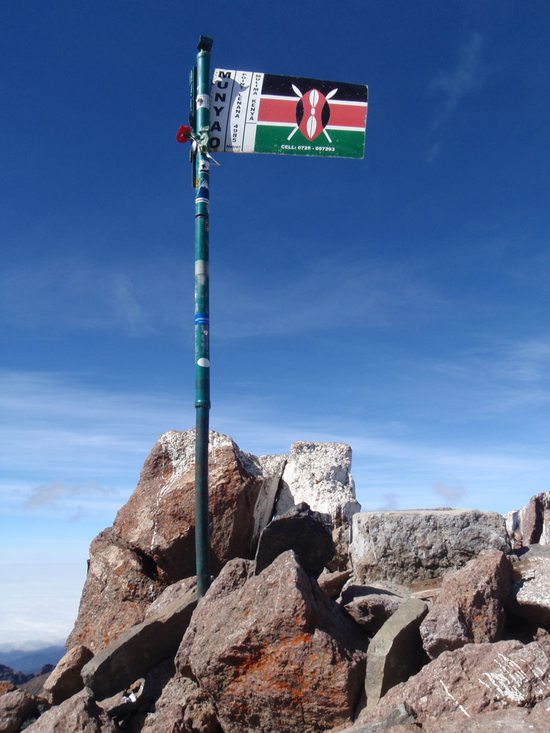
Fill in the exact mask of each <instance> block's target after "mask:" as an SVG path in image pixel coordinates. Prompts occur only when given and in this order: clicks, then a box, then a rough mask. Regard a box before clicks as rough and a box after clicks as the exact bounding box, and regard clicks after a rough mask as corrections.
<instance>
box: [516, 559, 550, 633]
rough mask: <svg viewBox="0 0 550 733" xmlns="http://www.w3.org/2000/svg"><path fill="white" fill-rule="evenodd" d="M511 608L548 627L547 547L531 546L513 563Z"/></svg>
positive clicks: (549, 578)
mask: <svg viewBox="0 0 550 733" xmlns="http://www.w3.org/2000/svg"><path fill="white" fill-rule="evenodd" d="M512 567H513V573H514V581H513V585H512V597H511V601H510V603H509V608H510V610H511V611H512V612H513V613H514V614H515V615H516V616H519V617H520V618H523V619H525V620H526V621H529V622H530V623H532V624H534V625H536V626H544V627H545V628H547V629H549V628H550V546H547V545H531V546H530V547H529V548H526V550H524V551H522V552H519V553H518V558H517V561H516V562H514V563H513V565H512Z"/></svg>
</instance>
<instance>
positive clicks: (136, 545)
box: [67, 430, 282, 653]
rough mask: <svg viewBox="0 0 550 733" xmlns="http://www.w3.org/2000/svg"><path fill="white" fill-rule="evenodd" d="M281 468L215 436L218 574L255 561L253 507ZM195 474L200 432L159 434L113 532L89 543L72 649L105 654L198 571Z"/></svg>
mask: <svg viewBox="0 0 550 733" xmlns="http://www.w3.org/2000/svg"><path fill="white" fill-rule="evenodd" d="M262 466H263V468H262ZM281 468H282V464H281V462H280V461H279V462H277V461H271V462H270V461H269V460H267V459H266V460H265V461H264V463H263V464H262V463H261V461H259V460H258V459H257V458H255V457H254V456H252V455H249V454H247V453H244V452H242V451H240V450H239V448H238V447H237V446H236V445H235V443H234V442H233V441H232V440H231V438H229V437H227V436H225V435H221V434H219V433H215V432H213V431H212V432H211V433H210V445H209V498H210V514H211V550H212V553H211V558H210V560H211V570H212V571H213V572H217V571H218V570H219V568H220V567H221V565H222V564H223V563H224V562H226V561H227V560H228V559H230V558H232V557H239V556H243V557H253V549H254V548H253V546H252V545H253V542H252V535H253V530H254V521H255V520H254V510H255V507H256V505H257V501H258V499H259V497H260V495H261V494H262V492H263V491H264V490H268V489H269V491H271V490H272V488H270V487H271V483H272V482H273V481H275V480H276V481H277V482H278V478H276V479H274V478H273V472H275V473H276V471H277V470H279V469H281ZM264 470H265V473H264V472H263V471H264ZM194 474H195V431H194V430H187V431H185V432H176V431H170V432H167V433H165V434H164V435H162V436H161V437H160V438H159V440H158V442H157V443H156V444H155V446H154V447H153V449H152V451H151V453H150V455H149V456H148V457H147V460H146V461H145V464H144V466H143V469H142V472H141V477H140V481H139V483H138V486H137V488H136V490H135V491H134V493H133V494H132V496H131V497H130V499H129V500H128V502H127V503H126V504H125V505H124V506H123V507H122V508H121V509H120V511H119V512H118V514H117V517H116V519H115V522H114V525H113V527H110V528H108V529H107V530H105V531H104V532H102V533H101V534H100V535H99V536H98V537H97V538H96V539H95V540H94V541H93V542H92V545H91V548H90V561H89V570H88V575H87V578H86V583H85V585H84V590H83V593H82V598H81V602H80V608H79V613H78V617H77V620H76V623H75V626H74V629H73V631H72V632H71V634H70V635H69V638H68V640H67V648H71V647H72V646H75V645H76V644H83V645H85V646H87V647H88V648H89V649H91V650H92V651H93V652H94V653H96V652H98V651H100V650H101V649H104V648H105V647H106V646H108V645H109V644H110V643H111V642H112V641H113V640H114V639H116V638H117V636H118V635H119V634H120V633H122V632H123V631H124V630H126V629H128V628H130V627H131V626H133V625H135V624H138V623H140V622H141V621H143V619H144V616H145V612H146V609H147V607H148V606H149V605H150V604H151V603H152V601H154V600H155V599H156V598H157V597H158V596H159V595H160V593H161V592H162V591H163V590H164V588H165V587H166V586H167V585H170V584H172V583H174V582H176V581H178V580H180V579H182V578H187V577H190V576H192V575H193V574H194V572H195V528H194V521H195V520H194V515H195V512H194V481H195V479H194ZM277 476H278V474H277ZM266 487H267V489H266Z"/></svg>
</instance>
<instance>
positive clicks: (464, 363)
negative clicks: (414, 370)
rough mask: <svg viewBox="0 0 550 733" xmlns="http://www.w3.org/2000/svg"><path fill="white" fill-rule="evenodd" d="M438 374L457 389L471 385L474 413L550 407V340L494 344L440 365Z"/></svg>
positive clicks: (438, 364) (540, 339) (495, 412)
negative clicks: (549, 405)
mask: <svg viewBox="0 0 550 733" xmlns="http://www.w3.org/2000/svg"><path fill="white" fill-rule="evenodd" d="M433 369H434V371H436V372H438V373H439V374H441V375H444V376H445V378H446V379H447V380H448V382H449V384H451V383H453V384H454V385H455V387H460V386H461V385H462V386H465V385H467V386H468V389H469V392H470V401H471V410H472V411H478V412H483V413H494V414H497V413H501V414H502V413H506V412H511V411H516V412H517V411H518V410H520V409H522V408H527V407H530V408H533V407H535V408H536V407H546V406H547V405H548V404H549V403H550V336H547V335H546V334H542V335H540V336H539V337H536V338H535V337H533V338H529V339H518V340H515V341H514V340H509V341H504V340H500V341H493V342H492V343H489V344H485V345H484V346H483V347H479V348H478V349H475V350H474V349H470V350H469V351H468V352H466V353H463V354H460V355H457V356H456V358H454V359H453V360H452V361H450V360H446V361H439V362H436V363H435V364H434V365H433Z"/></svg>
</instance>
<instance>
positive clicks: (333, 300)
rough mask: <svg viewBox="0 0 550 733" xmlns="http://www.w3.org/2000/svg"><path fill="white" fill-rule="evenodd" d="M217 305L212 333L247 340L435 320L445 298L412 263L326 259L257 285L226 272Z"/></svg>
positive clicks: (362, 259)
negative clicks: (340, 328) (343, 323)
mask: <svg viewBox="0 0 550 733" xmlns="http://www.w3.org/2000/svg"><path fill="white" fill-rule="evenodd" d="M212 302H213V304H214V305H213V307H214V308H215V310H216V313H217V314H218V316H217V320H214V322H213V333H215V335H216V336H217V337H220V338H238V337H242V335H243V333H245V334H246V337H247V338H248V337H250V336H259V335H262V336H265V335H281V334H287V333H303V332H310V331H314V332H315V331H320V330H323V329H331V328H335V327H338V326H340V325H341V324H342V322H343V320H345V322H346V323H347V324H354V325H360V326H362V327H372V326H381V325H389V324H392V323H395V322H397V321H398V320H399V321H400V322H402V321H403V319H411V318H415V317H416V318H423V319H425V318H432V317H433V314H434V313H435V312H437V308H436V307H435V306H437V305H441V298H440V296H439V295H438V294H437V293H436V292H435V291H434V290H433V289H432V288H430V287H428V286H427V284H426V283H425V282H424V281H423V278H422V276H421V274H420V273H419V272H418V271H415V269H414V267H412V266H411V264H410V263H407V264H406V263H399V262H393V263H392V264H388V263H385V264H384V265H381V264H380V263H377V262H375V261H368V260H366V259H365V258H364V257H362V258H360V259H358V261H356V262H351V261H342V260H340V259H338V258H335V257H324V258H316V259H314V260H313V261H311V262H309V263H308V264H304V265H303V266H301V267H299V268H296V269H294V270H289V271H288V273H286V275H285V277H284V279H278V280H277V281H267V282H256V283H255V284H254V286H250V285H249V284H246V285H245V283H242V282H240V280H239V274H238V273H232V272H228V273H225V277H224V278H223V279H222V281H221V282H219V283H218V289H217V291H216V292H214V293H213V301H212ZM344 303H345V306H343V304H344ZM222 304H223V307H222ZM243 323H246V329H245V330H244V331H243V328H242V324H243Z"/></svg>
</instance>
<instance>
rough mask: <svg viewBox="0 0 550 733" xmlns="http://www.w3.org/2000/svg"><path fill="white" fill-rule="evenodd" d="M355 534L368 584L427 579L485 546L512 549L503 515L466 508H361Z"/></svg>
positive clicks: (360, 574)
mask: <svg viewBox="0 0 550 733" xmlns="http://www.w3.org/2000/svg"><path fill="white" fill-rule="evenodd" d="M352 538H353V539H352V542H351V545H350V554H351V560H352V564H353V569H354V573H355V576H356V578H357V579H358V580H359V582H362V583H365V584H368V583H369V582H370V581H373V580H377V579H386V580H392V581H395V582H397V583H404V584H410V583H414V582H416V581H425V580H427V579H430V578H437V577H440V576H441V575H443V574H444V573H445V572H446V571H447V570H449V569H458V568H460V567H462V566H463V565H465V564H466V563H467V562H468V560H471V559H472V558H473V557H476V556H477V555H478V554H479V553H480V552H481V551H482V550H488V549H496V550H501V551H502V552H508V551H509V550H510V543H509V538H508V535H507V532H506V527H505V521H504V517H503V516H501V515H500V514H497V513H496V512H480V511H477V510H465V509H464V510H463V509H426V510H410V511H389V512H361V513H358V514H355V515H354V517H353V520H352Z"/></svg>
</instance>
